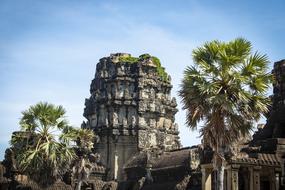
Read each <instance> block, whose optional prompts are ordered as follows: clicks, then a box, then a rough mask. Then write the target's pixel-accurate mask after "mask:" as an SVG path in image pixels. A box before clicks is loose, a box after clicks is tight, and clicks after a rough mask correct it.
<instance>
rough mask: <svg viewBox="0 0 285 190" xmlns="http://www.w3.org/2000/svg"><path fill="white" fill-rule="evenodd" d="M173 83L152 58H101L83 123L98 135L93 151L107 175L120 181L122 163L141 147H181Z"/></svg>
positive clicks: (157, 61) (128, 56)
mask: <svg viewBox="0 0 285 190" xmlns="http://www.w3.org/2000/svg"><path fill="white" fill-rule="evenodd" d="M171 88H172V86H171V84H170V77H169V76H168V75H167V74H166V72H165V71H164V68H163V67H161V65H160V62H159V60H158V59H157V58H156V57H152V56H150V55H148V54H144V55H141V56H140V57H138V58H135V57H131V55H130V54H125V53H116V54H111V55H110V56H109V57H104V58H102V59H100V61H99V63H98V64H97V67H96V74H95V78H94V79H93V80H92V83H91V88H90V94H91V96H90V98H89V99H86V102H85V109H84V117H85V118H86V119H87V122H86V123H84V124H83V127H85V128H91V129H93V130H94V132H95V133H96V134H97V135H98V136H99V137H100V142H99V143H97V144H96V145H95V151H96V152H98V153H100V155H101V160H102V162H103V164H104V165H105V167H106V171H107V173H106V178H107V180H112V179H116V180H119V181H120V180H123V178H124V174H123V173H122V171H123V166H124V164H125V163H126V162H127V161H128V159H130V158H131V157H132V156H133V155H134V154H136V153H138V152H139V151H141V150H144V149H148V148H152V147H155V148H160V149H161V150H173V149H177V148H180V146H181V145H180V141H179V137H178V126H177V124H175V123H174V120H175V117H174V116H175V113H176V112H177V109H176V106H177V104H176V100H175V98H171V95H170V91H171Z"/></svg>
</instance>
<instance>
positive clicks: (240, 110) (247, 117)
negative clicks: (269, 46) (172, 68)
mask: <svg viewBox="0 0 285 190" xmlns="http://www.w3.org/2000/svg"><path fill="white" fill-rule="evenodd" d="M193 60H194V63H195V65H194V66H191V67H187V68H186V70H185V71H184V79H183V81H182V86H181V87H182V88H181V90H180V92H179V94H180V96H181V97H182V102H183V104H184V106H183V109H186V110H187V123H188V125H189V126H190V127H191V128H193V129H196V126H197V124H198V123H199V122H200V121H203V122H204V123H205V125H204V127H203V128H202V129H201V132H202V133H201V135H202V136H203V141H204V142H205V143H207V144H209V145H211V146H212V147H213V148H214V149H217V147H221V146H225V145H229V144H231V143H232V142H234V141H235V140H238V139H239V137H240V136H244V135H246V134H248V133H249V131H250V130H251V128H252V122H253V121H257V120H258V119H259V118H260V116H261V115H262V114H264V113H266V112H267V111H268V105H269V103H270V102H269V99H268V98H267V96H266V92H267V89H268V87H269V85H270V84H271V79H272V76H271V74H270V73H268V72H267V64H268V63H269V61H268V58H267V56H266V55H261V54H259V53H258V52H256V53H252V46H251V43H250V42H249V41H247V40H245V39H243V38H237V39H235V40H233V41H230V42H228V43H226V42H220V41H212V42H207V43H205V44H204V45H203V46H201V47H198V48H197V49H195V50H194V51H193Z"/></svg>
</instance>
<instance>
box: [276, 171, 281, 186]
mask: <svg viewBox="0 0 285 190" xmlns="http://www.w3.org/2000/svg"><path fill="white" fill-rule="evenodd" d="M279 179H280V174H279V173H278V172H276V173H275V189H276V190H279V184H280V180H279Z"/></svg>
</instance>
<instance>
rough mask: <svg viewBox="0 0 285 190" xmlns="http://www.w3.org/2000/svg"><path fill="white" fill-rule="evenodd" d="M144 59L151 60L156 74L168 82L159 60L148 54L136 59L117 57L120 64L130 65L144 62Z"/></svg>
mask: <svg viewBox="0 0 285 190" xmlns="http://www.w3.org/2000/svg"><path fill="white" fill-rule="evenodd" d="M146 59H151V60H152V62H153V63H154V64H155V65H156V71H157V74H158V75H159V76H160V78H161V79H162V80H163V81H165V82H167V81H168V80H169V78H168V74H167V73H166V71H165V68H164V67H162V66H161V62H160V60H159V59H158V58H157V57H154V56H151V55H149V54H142V55H140V56H139V57H138V58H137V57H131V56H129V57H125V56H121V57H119V61H120V62H124V63H130V64H133V63H137V62H138V61H143V60H146Z"/></svg>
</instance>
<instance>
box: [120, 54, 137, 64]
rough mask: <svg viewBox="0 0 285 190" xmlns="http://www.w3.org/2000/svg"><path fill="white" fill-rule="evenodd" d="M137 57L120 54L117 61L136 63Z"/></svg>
mask: <svg viewBox="0 0 285 190" xmlns="http://www.w3.org/2000/svg"><path fill="white" fill-rule="evenodd" d="M138 60H139V59H138V58H137V57H131V56H129V57H125V56H121V57H119V61H120V62H124V63H129V64H133V63H137V62H138Z"/></svg>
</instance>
